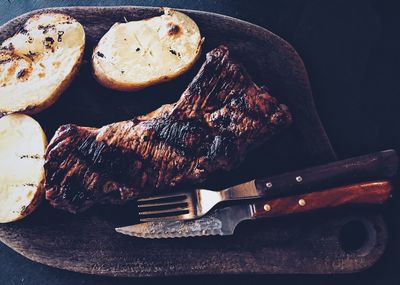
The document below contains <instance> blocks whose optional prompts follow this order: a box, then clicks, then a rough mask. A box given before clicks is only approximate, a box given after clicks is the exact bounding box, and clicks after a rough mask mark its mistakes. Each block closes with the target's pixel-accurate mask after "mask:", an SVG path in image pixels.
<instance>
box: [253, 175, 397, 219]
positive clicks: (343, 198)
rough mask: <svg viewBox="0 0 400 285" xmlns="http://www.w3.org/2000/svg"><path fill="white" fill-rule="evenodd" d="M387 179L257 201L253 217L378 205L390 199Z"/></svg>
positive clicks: (390, 190)
mask: <svg viewBox="0 0 400 285" xmlns="http://www.w3.org/2000/svg"><path fill="white" fill-rule="evenodd" d="M392 191H393V186H392V184H391V183H390V181H387V180H382V181H373V182H361V183H356V184H350V185H343V186H338V187H335V188H331V189H326V190H323V191H318V192H312V193H305V194H301V195H294V196H290V197H284V198H277V199H274V200H270V201H260V202H256V203H254V204H253V209H254V214H255V217H256V218H260V217H281V216H286V215H293V214H298V213H305V212H312V211H316V210H321V209H324V210H326V209H329V208H335V207H340V206H350V205H364V206H365V205H380V204H383V203H385V202H387V201H388V200H389V198H390V197H391V195H392Z"/></svg>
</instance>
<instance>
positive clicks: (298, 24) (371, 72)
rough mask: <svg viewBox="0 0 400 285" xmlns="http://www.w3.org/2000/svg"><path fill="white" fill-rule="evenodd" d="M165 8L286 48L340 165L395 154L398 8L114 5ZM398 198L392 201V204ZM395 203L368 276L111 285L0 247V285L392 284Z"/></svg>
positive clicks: (15, 11)
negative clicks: (306, 79) (263, 35)
mask: <svg viewBox="0 0 400 285" xmlns="http://www.w3.org/2000/svg"><path fill="white" fill-rule="evenodd" d="M128 3H129V4H136V5H169V6H173V7H181V8H192V9H200V10H208V11H215V12H220V13H223V14H228V15H232V16H236V17H239V18H242V19H245V20H249V21H251V22H254V23H257V24H259V25H262V26H264V27H267V28H269V29H270V30H272V31H274V32H275V33H277V34H279V35H281V36H283V37H284V38H285V39H287V40H289V42H290V43H292V44H293V45H294V46H295V47H296V49H297V51H298V52H300V54H301V55H302V57H303V60H304V61H305V64H306V67H307V69H308V71H309V74H310V78H311V84H312V87H313V91H314V94H315V95H316V103H317V107H318V110H319V112H320V115H321V117H322V120H323V122H324V125H325V127H326V129H327V131H328V134H329V136H330V138H331V141H332V142H333V144H334V146H335V150H336V151H337V153H338V154H339V156H340V157H341V158H344V157H349V156H355V155H358V154H364V153H368V152H372V151H377V150H382V149H387V148H397V149H398V147H400V136H399V135H398V132H397V131H396V130H398V129H399V126H398V125H399V122H400V117H399V112H398V109H399V106H400V99H398V98H399V96H398V94H399V88H398V72H397V71H398V66H399V64H400V54H399V53H398V50H399V48H400V38H399V37H398V34H399V27H400V20H399V18H398V14H399V11H400V10H399V7H398V5H397V4H398V3H397V1H375V0H371V1H368V0H367V1H355V0H353V1H345V0H338V1H319V0H295V1H292V0H283V1H268V0H267V1H264V0H263V1H254V2H253V3H252V4H251V5H249V2H248V1H241V0H238V1H235V0H232V1H231V0H229V1H225V0H221V1H213V0H210V1H208V0H204V1H190V2H183V1H168V2H167V1H113V4H128ZM74 4H75V5H77V4H81V5H82V4H86V5H88V4H90V5H98V4H103V5H104V4H109V2H108V1H99V0H97V1H84V0H81V1H72V0H65V1H64V0H58V1H51V2H50V1H13V0H10V1H3V2H2V3H1V5H2V7H1V8H2V11H6V12H4V13H0V21H1V22H2V23H4V22H5V21H6V20H9V19H11V18H13V17H14V16H17V15H19V14H21V13H22V12H24V11H29V10H32V9H35V8H39V7H45V6H50V5H55V6H65V5H74ZM395 198H396V196H395ZM398 207H399V201H398V199H397V198H396V199H395V201H394V203H393V205H392V206H391V207H389V208H388V210H387V211H386V213H385V217H386V220H387V221H388V222H389V233H390V239H389V247H388V250H387V251H386V253H385V255H384V257H383V258H382V259H381V260H380V261H379V262H378V264H376V265H375V266H374V267H372V268H371V269H370V270H368V271H366V272H363V273H357V274H351V275H345V276H343V275H339V276H305V275H301V276H299V275H296V276H282V275H278V276H267V275H263V276H253V275H244V276H221V277H217V276H205V277H196V278H194V277H192V278H190V279H188V278H187V277H182V278H168V279H162V280H160V279H150V280H148V279H141V280H131V279H121V278H120V279H117V280H116V279H109V278H97V277H94V276H84V275H80V274H73V273H68V272H66V271H60V270H55V269H51V268H48V267H46V266H41V265H39V264H35V263H31V262H29V261H27V260H26V259H25V258H23V257H21V256H19V255H17V254H14V253H13V252H12V251H11V250H9V249H8V248H6V247H4V246H2V245H0V259H1V261H2V262H1V263H0V272H1V275H0V283H1V284H72V283H74V284H96V285H98V284H114V283H115V282H118V284H132V283H135V284H159V283H160V282H172V283H175V284H187V282H188V281H190V282H191V283H192V284H205V283H211V284H212V283H215V284H221V283H225V282H227V283H230V284H232V283H234V284H242V283H244V282H246V283H251V284H255V283H260V284H261V283H262V284H265V283H268V284H290V283H299V284H321V283H323V284H396V285H397V284H398V280H399V279H400V273H399V270H398V266H397V265H396V264H398V263H399V262H398V260H399V259H398V257H399V256H400V246H399V244H398V239H399V232H400V231H399V230H398V229H399V228H400V223H399V219H398V218H397V217H398V210H397V209H398Z"/></svg>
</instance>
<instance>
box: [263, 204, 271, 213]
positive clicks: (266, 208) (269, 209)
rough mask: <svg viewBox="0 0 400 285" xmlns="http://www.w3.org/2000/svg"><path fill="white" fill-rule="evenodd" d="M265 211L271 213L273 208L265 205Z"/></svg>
mask: <svg viewBox="0 0 400 285" xmlns="http://www.w3.org/2000/svg"><path fill="white" fill-rule="evenodd" d="M264 210H265V212H269V211H271V206H270V205H268V204H265V205H264Z"/></svg>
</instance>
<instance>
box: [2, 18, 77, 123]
mask: <svg viewBox="0 0 400 285" xmlns="http://www.w3.org/2000/svg"><path fill="white" fill-rule="evenodd" d="M84 46H85V32H84V30H83V27H82V25H81V24H79V23H78V22H77V21H76V20H75V19H73V18H71V17H69V16H67V15H64V14H55V13H42V14H37V15H34V16H33V17H31V18H30V19H29V20H28V21H27V22H26V23H25V25H24V26H23V28H22V29H21V30H20V31H19V32H18V33H16V34H15V35H14V36H12V37H11V38H9V39H7V40H5V41H4V42H3V43H2V44H1V46H0V116H1V113H2V114H3V115H4V114H9V113H14V112H23V113H29V114H33V113H37V112H39V111H41V110H43V109H45V108H47V107H49V106H50V105H52V104H53V103H54V102H55V101H56V100H57V99H58V97H59V96H60V94H61V93H62V92H63V91H64V90H65V89H66V88H67V86H68V85H69V83H70V82H71V81H72V78H73V77H74V76H75V74H76V72H77V69H78V66H79V64H80V63H81V60H82V56H83V51H84Z"/></svg>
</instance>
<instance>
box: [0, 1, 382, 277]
mask: <svg viewBox="0 0 400 285" xmlns="http://www.w3.org/2000/svg"><path fill="white" fill-rule="evenodd" d="M45 11H50V10H45ZM51 11H53V12H57V11H59V12H63V13H66V14H68V15H71V16H73V17H74V18H76V19H77V20H78V21H79V22H81V23H82V24H83V25H84V27H85V32H86V43H87V44H86V45H87V46H86V53H85V56H84V64H83V66H82V68H81V70H80V73H79V75H78V77H77V78H76V79H75V80H74V82H73V84H72V85H71V87H70V88H69V89H68V90H67V91H66V92H65V93H64V94H63V96H62V98H61V99H60V100H59V101H58V102H57V103H56V104H55V105H54V106H52V107H51V108H49V109H48V110H46V111H45V112H42V113H40V114H38V115H37V116H35V118H37V119H38V120H39V122H40V123H41V125H42V126H43V127H44V129H45V131H46V134H47V135H48V136H49V137H50V136H52V134H53V133H54V130H55V129H56V128H57V127H58V126H59V125H61V124H63V123H74V124H79V125H84V126H101V125H103V124H106V123H110V122H114V121H118V120H123V119H129V118H132V117H134V116H137V115H141V114H144V113H147V112H149V111H152V110H153V109H154V108H155V107H157V106H160V105H161V104H163V103H168V102H174V101H176V100H177V99H178V98H179V96H180V94H181V92H182V90H184V88H185V87H186V86H187V85H188V83H189V82H190V80H191V78H193V74H194V73H195V72H196V70H197V69H198V66H196V67H195V68H194V70H193V71H191V72H190V73H189V74H187V75H185V76H183V77H181V78H179V79H178V80H175V81H173V82H171V83H168V84H162V85H159V86H156V87H152V88H147V89H145V90H143V91H141V92H136V93H134V94H123V95H122V94H116V93H117V92H115V91H112V90H107V89H105V88H103V87H101V86H99V85H98V84H97V82H96V81H94V79H93V77H92V74H91V72H90V71H91V70H90V57H91V51H92V50H93V47H94V46H95V45H96V44H97V42H98V41H99V39H100V38H101V36H102V35H103V34H104V33H105V32H106V31H107V30H108V29H109V27H111V26H112V25H113V24H114V23H115V22H118V21H120V22H122V21H124V17H125V18H127V19H128V20H139V19H144V18H148V17H152V16H155V15H158V14H159V13H160V10H159V9H157V8H135V7H114V8H112V7H111V8H102V7H97V8H94V7H90V8H60V9H52V10H51ZM40 12H44V11H40ZM33 13H37V12H33ZM33 13H30V14H28V15H23V16H21V17H18V18H16V19H14V20H12V21H11V22H8V23H7V24H5V25H4V26H3V27H2V28H1V29H0V41H2V40H4V39H5V38H6V37H8V36H10V35H12V34H13V33H15V32H16V31H17V30H19V29H20V27H21V26H22V24H23V23H24V22H25V21H26V19H27V18H28V17H29V16H31V15H32V14H33ZM186 13H187V14H189V16H191V17H192V18H193V19H194V20H195V21H196V22H197V23H198V25H199V27H200V30H201V31H202V34H203V36H204V37H205V39H206V40H205V43H204V46H203V50H204V53H205V52H206V51H209V50H211V49H212V48H214V47H216V46H218V45H219V44H221V43H224V44H226V45H227V46H228V47H229V48H230V50H231V53H232V56H233V57H235V58H237V59H240V61H241V62H242V63H243V64H244V65H245V66H246V68H247V69H248V70H249V72H250V74H252V75H253V78H254V79H255V80H256V81H257V82H259V84H260V85H267V86H268V88H269V90H270V91H271V93H272V94H274V96H276V97H277V98H278V99H279V100H281V102H284V103H285V104H287V105H288V107H289V109H290V110H291V112H292V115H293V118H294V119H293V120H294V123H293V126H291V127H290V129H288V130H287V131H286V132H283V133H282V134H281V135H280V136H278V137H276V138H275V139H273V141H272V142H271V143H267V144H265V145H264V146H262V147H260V148H258V149H257V150H256V151H254V152H253V153H251V154H250V155H249V157H248V158H247V159H246V161H245V162H244V163H243V164H242V165H241V167H240V168H239V169H237V170H235V171H232V172H229V173H218V174H217V175H215V176H214V177H211V178H210V179H209V180H208V181H207V182H206V183H205V185H203V187H207V188H211V189H213V188H217V189H220V188H222V187H226V186H229V185H232V184H236V183H239V182H243V181H246V180H250V179H252V178H255V177H257V176H265V175H269V174H271V173H279V172H282V171H287V170H290V169H293V168H299V167H304V166H306V165H313V164H315V163H323V162H327V161H331V160H332V159H334V158H335V154H334V152H333V150H332V148H331V146H330V143H329V140H328V138H327V136H326V134H325V132H324V130H323V128H322V126H321V123H320V121H319V118H318V115H317V113H316V110H315V105H314V102H313V98H312V93H311V89H310V86H309V81H308V76H307V72H306V70H305V68H304V65H303V62H302V60H301V59H300V57H299V56H298V54H297V53H296V52H295V50H294V49H293V48H292V47H291V46H290V45H289V44H288V43H286V42H285V41H284V40H282V39H281V38H279V37H277V36H276V35H274V34H272V33H271V32H269V31H267V30H265V29H263V28H261V27H258V26H255V25H252V24H249V23H246V22H243V21H240V20H236V19H233V18H229V17H226V16H222V15H217V14H210V13H206V12H196V11H186ZM215 27H218V30H215V29H214V28H215ZM203 58H204V56H203V57H202V58H201V60H200V62H199V64H200V63H201V61H202V60H203ZM121 209H122V208H121ZM121 209H118V208H117V207H115V208H110V207H104V208H103V209H97V211H96V209H95V210H93V211H90V212H89V213H87V214H86V215H78V216H72V215H66V214H64V213H60V212H59V211H56V210H53V209H51V208H50V207H46V205H43V206H42V207H41V209H40V213H34V214H33V215H32V216H31V217H29V218H28V219H26V220H24V221H21V222H18V223H14V224H9V225H2V226H0V240H2V241H3V242H4V243H6V244H7V245H9V246H10V247H12V248H13V249H15V250H17V251H18V252H20V253H22V254H23V255H24V256H26V257H28V258H30V259H32V260H34V261H38V262H41V263H45V264H47V265H51V266H55V267H59V268H63V269H68V270H73V271H79V272H85V273H92V274H101V275H110V276H134V277H136V276H159V275H181V274H185V275H186V274H191V275H193V274H200V273H202V274H216V273H219V274H223V273H280V272H281V273H296V272H298V273H338V272H353V271H359V270H361V269H365V268H367V267H369V266H370V265H372V264H373V263H374V262H375V261H376V260H377V259H378V258H379V257H380V256H381V254H382V253H383V251H382V250H383V248H384V246H383V245H384V243H385V240H386V237H385V234H384V230H383V231H382V233H383V234H382V235H381V236H380V240H379V243H378V242H377V243H376V244H374V246H373V247H371V248H369V251H366V252H363V254H361V255H359V254H353V253H351V254H348V253H347V252H344V250H343V249H342V250H340V246H339V247H338V245H339V243H338V242H337V239H338V233H337V232H329V233H326V228H327V223H315V224H310V225H309V228H310V232H309V233H308V234H303V235H302V237H301V238H299V237H297V236H296V235H297V234H296V227H293V225H294V224H290V223H288V224H283V223H282V225H283V226H284V227H283V229H282V228H281V226H279V228H276V226H275V227H274V226H260V225H258V224H257V223H252V224H251V225H249V228H248V230H247V231H249V233H248V234H246V231H244V232H243V231H242V232H240V231H239V232H238V233H237V234H236V236H235V237H234V238H233V240H231V241H229V238H228V240H226V242H223V241H224V240H225V239H224V238H222V239H221V240H220V239H212V238H209V239H208V238H207V239H188V240H181V241H179V245H180V246H177V245H176V241H173V240H163V241H155V242H154V241H149V240H141V239H134V238H127V237H123V236H120V235H118V234H117V233H115V232H114V230H113V229H114V228H115V227H116V226H120V225H121V224H122V225H123V224H126V223H133V222H135V219H134V217H135V215H136V209H135V205H134V204H133V203H130V204H129V205H127V206H125V207H123V210H121ZM104 211H106V212H107V214H103V212H104ZM123 211H124V212H123ZM44 216H48V217H49V218H48V219H43V217H44ZM129 216H131V219H129V218H124V217H129ZM342 218H343V217H342ZM331 219H332V220H331V222H330V224H329V225H330V226H331V227H335V224H337V221H336V219H335V218H334V216H333V217H332V218H331ZM304 222H305V221H304V220H299V221H297V222H296V224H297V225H298V224H301V223H304ZM371 223H372V222H371ZM374 224H376V225H377V226H379V227H380V228H384V227H385V226H384V224H382V223H380V222H378V220H377V221H376V222H375V223H374ZM328 228H329V226H328ZM318 234H319V235H320V236H321V240H322V241H325V242H322V243H321V246H320V247H318V248H317V249H316V250H315V252H314V251H312V252H313V254H306V252H309V250H310V249H309V248H307V247H306V246H305V244H307V242H310V241H312V240H313V239H316V238H317V237H316V236H318ZM332 234H333V236H331V235H332ZM282 235H284V236H287V238H288V239H289V240H291V239H293V238H294V237H296V242H294V241H292V242H290V243H289V244H288V245H284V246H283V245H282V246H280V244H281V236H282ZM77 236H79V242H78V243H77V242H76V237H77ZM261 237H264V238H263V239H262V238H261ZM231 239H232V238H231ZM317 239H318V238H317ZM266 240H269V243H268V246H266V244H265V241H266ZM221 242H222V243H224V245H225V246H223V247H222V246H221V245H220V243H221ZM249 245H251V246H249ZM185 252H186V254H185ZM255 252H260V253H261V252H262V254H255ZM188 255H189V257H188ZM89 256H90V258H88V257H89ZM265 256H270V257H269V258H268V262H267V261H266V259H265ZM271 256H274V258H271ZM289 256H296V258H290V259H289V260H290V261H291V262H288V261H286V260H287V259H288V258H289Z"/></svg>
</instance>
